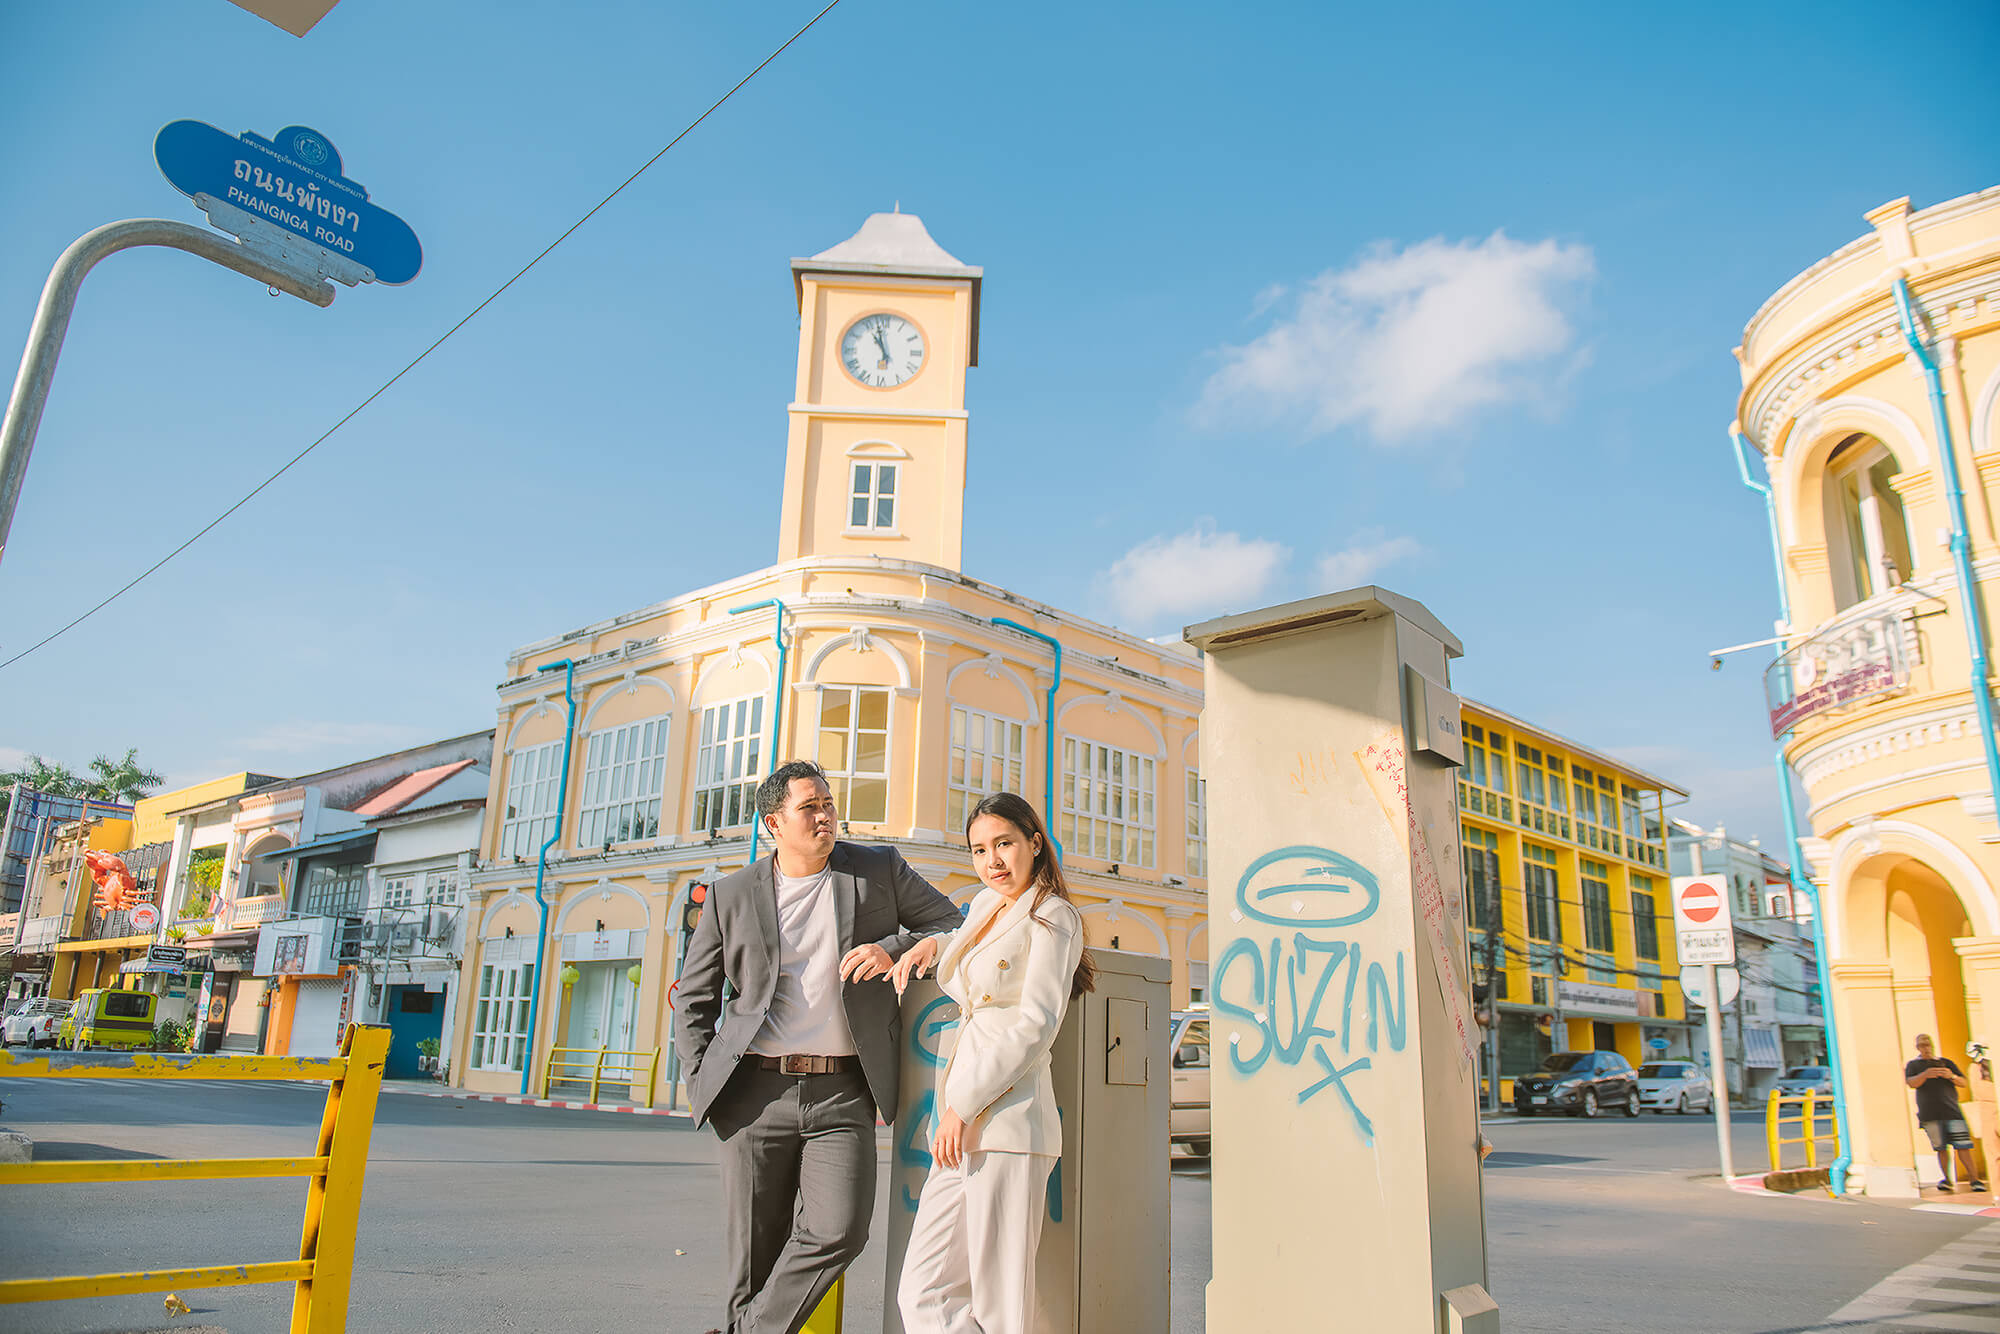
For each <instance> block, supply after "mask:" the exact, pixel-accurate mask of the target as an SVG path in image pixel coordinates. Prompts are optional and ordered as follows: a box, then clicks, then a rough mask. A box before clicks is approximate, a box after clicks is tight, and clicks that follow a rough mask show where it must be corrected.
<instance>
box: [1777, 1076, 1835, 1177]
mask: <svg viewBox="0 0 2000 1334" xmlns="http://www.w3.org/2000/svg"><path fill="white" fill-rule="evenodd" d="M1818 1097H1819V1095H1818V1094H1816V1093H1811V1092H1806V1093H1774V1094H1772V1095H1771V1100H1770V1101H1769V1102H1768V1103H1766V1104H1765V1108H1764V1136H1765V1138H1766V1139H1768V1140H1769V1141H1770V1146H1771V1170H1772V1171H1773V1172H1782V1171H1784V1170H1785V1163H1784V1153H1783V1150H1784V1146H1785V1145H1787V1144H1803V1145H1805V1146H1806V1166H1807V1167H1818V1166H1819V1141H1820V1140H1830V1141H1832V1143H1833V1154H1832V1157H1834V1158H1838V1157H1839V1156H1840V1125H1839V1122H1837V1121H1836V1122H1835V1123H1834V1125H1833V1127H1832V1128H1831V1129H1830V1130H1828V1131H1827V1133H1826V1134H1824V1135H1822V1134H1820V1133H1819V1115H1818V1114H1816V1112H1815V1108H1814V1103H1815V1100H1816V1099H1817V1098H1818ZM1787 1107H1797V1108H1799V1118H1798V1120H1797V1121H1796V1122H1792V1123H1790V1124H1794V1125H1797V1126H1798V1128H1799V1130H1800V1132H1801V1133H1800V1134H1797V1135H1785V1134H1783V1133H1781V1132H1782V1131H1783V1129H1784V1127H1785V1125H1786V1124H1787V1122H1786V1121H1785V1120H1784V1116H1783V1114H1784V1109H1785V1108H1787ZM1824 1114H1825V1115H1827V1116H1832V1115H1833V1105H1832V1104H1831V1103H1827V1104H1824Z"/></svg>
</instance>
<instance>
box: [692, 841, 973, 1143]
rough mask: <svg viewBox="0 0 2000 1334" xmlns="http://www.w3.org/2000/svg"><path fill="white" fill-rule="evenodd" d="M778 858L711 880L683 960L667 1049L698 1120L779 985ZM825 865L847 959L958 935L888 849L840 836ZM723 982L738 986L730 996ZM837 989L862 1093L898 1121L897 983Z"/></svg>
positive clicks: (947, 909) (948, 905)
mask: <svg viewBox="0 0 2000 1334" xmlns="http://www.w3.org/2000/svg"><path fill="white" fill-rule="evenodd" d="M775 861H776V856H775V854H774V855H773V856H769V857H763V858H760V859H759V860H758V861H757V862H755V863H754V864H752V865H750V866H746V867H744V868H743V869H742V870H740V871H736V872H733V873H731V874H729V875H726V876H724V877H723V878H722V879H720V880H718V881H716V882H715V884H714V885H713V886H712V887H711V888H710V889H709V892H708V904H707V906H706V908H704V909H703V911H702V914H701V921H700V922H699V923H697V924H696V926H695V929H694V936H693V938H692V939H691V940H690V941H689V942H688V949H687V957H686V958H685V959H683V960H682V961H681V978H680V989H679V991H678V992H676V1001H675V1010H674V1050H675V1051H676V1052H678V1053H679V1055H680V1058H681V1069H682V1071H683V1074H682V1078H684V1079H685V1080H686V1081H687V1089H688V1102H689V1104H690V1105H691V1106H692V1108H693V1110H694V1115H695V1124H696V1125H700V1124H701V1123H702V1122H703V1121H706V1120H707V1119H708V1111H709V1108H710V1107H712V1106H713V1105H714V1103H715V1100H716V1098H717V1097H718V1096H720V1095H721V1093H722V1090H723V1088H724V1086H726V1085H727V1084H728V1083H729V1080H730V1077H731V1076H733V1075H734V1074H735V1073H736V1071H737V1069H738V1068H739V1067H740V1066H741V1065H742V1063H743V1058H744V1053H745V1052H746V1051H748V1050H749V1047H750V1044H751V1042H752V1041H754V1040H755V1039H756V1037H757V1034H758V1031H759V1030H761V1029H762V1028H763V1027H764V1018H765V1016H766V1015H767V1014H768V1013H769V1011H770V1008H771V996H772V994H773V992H775V991H776V990H777V985H778V944H779V942H778V886H777V881H776V879H775V878H774V876H773V872H772V867H773V865H774V863H775ZM831 865H832V867H833V901H834V911H835V913H836V915H837V917H838V921H839V924H840V949H841V953H842V954H843V955H845V954H846V952H847V951H848V950H851V949H853V948H854V947H855V946H856V945H860V944H865V943H868V942H873V943H874V944H877V945H880V946H881V947H882V948H883V949H884V950H886V951H887V952H888V955H889V957H890V958H891V959H896V958H900V957H902V954H903V951H905V950H907V949H909V948H910V946H912V945H914V944H916V943H917V942H918V941H919V940H922V939H923V938H924V937H925V936H934V935H939V934H941V933H943V932H946V931H954V930H957V929H958V926H959V924H960V922H961V921H962V920H963V918H962V917H961V916H960V914H959V911H958V909H957V908H956V907H954V906H953V904H952V902H951V900H950V899H947V898H946V897H945V896H944V895H942V894H940V893H938V892H937V890H936V889H934V888H932V887H931V883H930V882H929V881H928V880H925V879H924V878H923V877H922V876H920V875H918V874H917V873H916V872H915V871H913V870H911V869H910V864H909V863H908V862H906V861H904V860H903V854H902V853H900V852H898V851H896V849H894V848H892V847H871V846H869V845H867V844H861V843H835V844H834V845H833V856H832V858H831ZM725 980H726V981H727V982H728V983H729V986H730V989H731V991H732V993H733V994H732V995H731V996H730V997H729V998H728V1000H727V1001H725V1000H724V999H723V994H722V984H723V982H724V981H725ZM840 991H841V1001H842V1004H843V1005H844V1007H845V1008H846V1011H847V1026H848V1028H849V1029H851V1030H852V1031H853V1033H854V1050H855V1051H856V1052H857V1053H859V1054H860V1057H861V1070H862V1073H863V1074H865V1075H866V1076H867V1078H868V1091H869V1093H870V1094H871V1095H872V1096H873V1097H874V1099H875V1107H876V1109H877V1110H878V1111H880V1112H881V1114H882V1118H883V1119H884V1120H885V1121H893V1120H894V1119H895V1117H896V1102H897V1090H898V1086H899V1083H900V1079H901V1072H902V1050H903V1044H902V1037H903V1012H902V1007H901V1005H900V1004H899V1003H898V1000H897V997H896V989H895V987H893V986H891V985H890V984H889V983H887V982H885V981H882V980H881V979H880V978H871V979H869V980H868V981H866V982H844V983H842V984H841V987H840Z"/></svg>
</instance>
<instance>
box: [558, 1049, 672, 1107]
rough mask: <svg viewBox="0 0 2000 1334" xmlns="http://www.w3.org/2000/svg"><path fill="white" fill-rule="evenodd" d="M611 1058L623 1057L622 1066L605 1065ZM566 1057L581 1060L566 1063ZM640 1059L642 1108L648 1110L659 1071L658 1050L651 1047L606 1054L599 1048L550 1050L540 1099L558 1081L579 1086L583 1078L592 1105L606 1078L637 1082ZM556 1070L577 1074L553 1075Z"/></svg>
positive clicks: (614, 1080)
mask: <svg viewBox="0 0 2000 1334" xmlns="http://www.w3.org/2000/svg"><path fill="white" fill-rule="evenodd" d="M611 1056H622V1057H624V1058H625V1062H624V1064H622V1065H616V1064H614V1065H606V1064H605V1058H607V1057H611ZM566 1057H580V1058H582V1059H580V1060H567V1059H565V1058H566ZM642 1057H643V1058H644V1059H645V1062H646V1065H645V1069H644V1073H645V1077H646V1106H648V1107H651V1106H652V1105H653V1085H654V1083H655V1082H656V1080H657V1079H658V1076H659V1071H660V1049H659V1048H658V1047H655V1048H653V1049H652V1050H651V1051H649V1052H646V1051H606V1050H604V1049H602V1048H599V1047H554V1048H551V1049H550V1051H549V1064H548V1068H547V1069H545V1070H543V1071H542V1096H543V1097H544V1098H546V1097H548V1096H549V1088H550V1086H551V1085H553V1084H554V1083H555V1082H556V1081H557V1080H561V1081H562V1082H563V1083H565V1084H581V1083H583V1082H585V1080H586V1079H587V1080H588V1081H589V1083H590V1100H591V1101H592V1102H596V1101H597V1090H598V1086H599V1085H601V1084H603V1083H604V1080H605V1076H606V1075H609V1076H610V1077H611V1082H612V1083H614V1084H636V1083H638V1082H639V1076H640V1073H641V1072H640V1066H639V1064H638V1063H639V1060H640V1058H642ZM558 1070H562V1071H570V1070H574V1071H576V1072H577V1073H575V1074H557V1073H556V1072H557V1071H558ZM585 1071H588V1072H589V1073H588V1074H587V1075H586V1074H585V1073H583V1072H585Z"/></svg>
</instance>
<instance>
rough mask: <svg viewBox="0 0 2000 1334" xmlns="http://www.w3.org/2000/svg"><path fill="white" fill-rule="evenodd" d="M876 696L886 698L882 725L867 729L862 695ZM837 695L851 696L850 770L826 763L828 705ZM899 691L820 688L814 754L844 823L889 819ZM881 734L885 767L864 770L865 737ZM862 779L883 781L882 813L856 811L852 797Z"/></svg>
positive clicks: (847, 731)
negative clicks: (864, 724) (859, 766)
mask: <svg viewBox="0 0 2000 1334" xmlns="http://www.w3.org/2000/svg"><path fill="white" fill-rule="evenodd" d="M863 694H872V695H880V696H882V726H881V727H879V728H876V727H863V726H862V725H861V696H862V695H863ZM835 695H846V696H847V726H846V728H845V731H844V741H845V749H846V753H847V767H845V768H836V767H834V766H832V765H829V764H828V763H827V762H826V738H827V733H828V731H829V729H828V727H827V724H826V703H827V700H829V699H831V698H832V697H833V696H835ZM895 715H896V692H895V691H894V690H892V689H890V688H889V687H888V686H846V685H823V686H821V687H820V688H819V719H818V721H817V723H816V724H815V725H814V727H813V754H814V755H815V756H816V757H817V758H818V761H819V767H820V771H821V772H822V773H824V774H825V775H826V781H827V785H828V786H829V787H831V788H832V789H833V800H834V803H835V805H837V806H838V807H839V808H840V818H841V819H842V820H852V821H854V822H855V823H857V824H885V823H887V822H888V819H889V769H890V756H891V754H892V751H893V747H894V745H895V733H896V728H895V722H896V716H895ZM875 735H880V736H881V738H882V767H881V768H880V769H879V770H877V769H862V768H858V767H857V766H856V763H855V762H856V761H857V760H859V759H860V757H861V744H860V743H861V738H862V737H863V736H875ZM858 779H870V780H873V779H880V780H881V782H882V812H881V814H879V815H874V814H869V813H865V812H862V811H857V810H855V809H854V807H853V804H852V800H851V794H852V792H853V790H854V783H855V781H856V780H858Z"/></svg>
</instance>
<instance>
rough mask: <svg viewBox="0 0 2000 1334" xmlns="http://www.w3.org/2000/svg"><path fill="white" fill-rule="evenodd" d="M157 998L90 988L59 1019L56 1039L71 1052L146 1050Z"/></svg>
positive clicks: (140, 992)
mask: <svg viewBox="0 0 2000 1334" xmlns="http://www.w3.org/2000/svg"><path fill="white" fill-rule="evenodd" d="M159 1004H160V998H159V997H158V996H155V995H153V994H152V993H151V992H146V991H123V990H120V989H118V988H116V987H92V988H91V989H90V990H88V991H86V992H84V993H83V994H82V995H80V996H78V997H77V998H76V1004H75V1005H73V1006H71V1007H70V1012H69V1013H68V1014H66V1015H64V1016H63V1021H62V1028H61V1029H60V1030H59V1031H58V1033H57V1035H56V1038H57V1043H58V1045H59V1046H62V1047H66V1048H69V1049H70V1050H72V1051H83V1050H84V1049H85V1048H88V1047H150V1046H152V1045H153V1012H154V1011H155V1010H156V1009H157V1008H158V1007H159Z"/></svg>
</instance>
